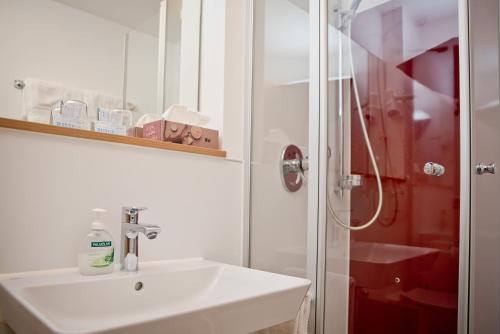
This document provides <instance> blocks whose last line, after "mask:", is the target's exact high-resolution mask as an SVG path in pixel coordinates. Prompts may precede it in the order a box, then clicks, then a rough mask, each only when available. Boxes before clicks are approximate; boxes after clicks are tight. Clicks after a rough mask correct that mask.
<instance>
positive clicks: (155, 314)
mask: <svg viewBox="0 0 500 334" xmlns="http://www.w3.org/2000/svg"><path fill="white" fill-rule="evenodd" d="M309 284H310V281H308V280H305V279H300V278H294V277H289V276H283V275H277V274H272V273H267V272H262V271H257V270H252V269H248V268H243V267H237V266H231V265H226V264H221V263H217V262H211V261H205V260H202V259H189V260H178V261H165V262H155V263H142V264H141V269H140V271H139V272H138V273H125V272H115V273H113V274H109V275H105V276H93V277H85V276H81V275H80V274H78V272H77V271H76V270H75V269H71V270H67V271H65V272H61V271H59V272H57V273H42V274H32V275H29V276H26V277H21V278H11V279H6V280H3V281H2V282H1V283H0V306H1V309H2V312H3V315H4V320H5V321H6V322H7V323H8V324H9V325H10V327H11V328H12V329H13V330H14V331H15V332H16V333H17V334H24V333H123V334H126V333H144V334H154V333H190V334H195V333H217V334H224V333H228V334H235V333H250V332H253V331H256V330H259V329H262V328H266V327H270V326H273V325H275V324H278V323H281V322H284V321H287V320H291V319H293V318H295V316H296V314H297V311H298V309H299V307H300V304H301V302H302V300H303V298H304V296H305V294H306V292H307V289H308V287H309ZM140 285H142V288H140ZM139 288H140V289H139Z"/></svg>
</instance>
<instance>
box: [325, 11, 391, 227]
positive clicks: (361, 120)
mask: <svg viewBox="0 0 500 334" xmlns="http://www.w3.org/2000/svg"><path fill="white" fill-rule="evenodd" d="M351 23H352V18H351V20H349V23H348V24H347V38H348V41H349V42H348V53H349V61H350V63H351V77H352V87H353V90H354V97H355V100H356V109H357V110H358V116H359V124H360V125H361V130H362V132H363V138H364V141H365V144H366V148H367V150H368V155H369V156H370V162H371V164H372V166H373V170H374V171H375V178H376V179H377V188H378V204H377V210H376V211H375V213H374V214H373V216H372V217H371V219H370V220H369V221H367V222H366V223H364V224H363V225H360V226H351V225H350V224H346V223H344V222H343V221H342V219H340V218H339V217H338V216H337V214H336V213H335V210H334V209H333V207H332V202H331V200H330V193H329V191H328V189H327V191H326V194H327V200H326V202H327V206H328V211H329V213H330V215H331V217H332V219H333V220H334V221H335V222H336V223H337V224H339V225H341V226H342V227H344V228H346V229H348V230H351V231H359V230H364V229H365V228H367V227H369V226H370V225H372V224H373V223H374V222H375V221H376V220H377V218H378V217H379V215H380V211H381V210H382V203H383V193H382V181H381V180H380V172H379V169H378V166H377V161H376V160H375V154H374V153H373V148H372V144H371V142H370V138H369V137H368V131H367V130H366V124H365V121H364V118H363V110H362V108H361V101H360V98H359V91H358V85H357V83H356V75H355V73H354V72H355V71H354V61H353V55H352V38H351V26H352V24H351ZM328 162H330V158H328Z"/></svg>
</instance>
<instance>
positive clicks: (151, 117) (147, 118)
mask: <svg viewBox="0 0 500 334" xmlns="http://www.w3.org/2000/svg"><path fill="white" fill-rule="evenodd" d="M160 119H161V116H160V115H158V114H151V113H148V114H144V115H142V116H141V117H140V118H139V119H138V120H137V122H136V123H135V126H136V127H138V128H142V127H143V126H144V124H146V123H151V122H154V121H158V120H160Z"/></svg>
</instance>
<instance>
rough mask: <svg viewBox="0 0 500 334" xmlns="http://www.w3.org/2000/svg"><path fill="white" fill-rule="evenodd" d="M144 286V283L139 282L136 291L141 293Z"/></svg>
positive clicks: (136, 284)
mask: <svg viewBox="0 0 500 334" xmlns="http://www.w3.org/2000/svg"><path fill="white" fill-rule="evenodd" d="M143 286H144V284H142V282H137V283H135V287H134V288H135V291H139V290H142V287H143Z"/></svg>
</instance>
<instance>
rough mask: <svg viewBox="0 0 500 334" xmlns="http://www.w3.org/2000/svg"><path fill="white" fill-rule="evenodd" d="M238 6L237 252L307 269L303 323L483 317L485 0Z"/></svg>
mask: <svg viewBox="0 0 500 334" xmlns="http://www.w3.org/2000/svg"><path fill="white" fill-rule="evenodd" d="M478 6H481V7H478ZM250 7H251V8H250V9H251V10H250V12H251V15H250V16H251V17H250V22H252V27H253V29H252V36H251V37H252V52H251V55H252V57H251V59H249V73H252V75H251V82H252V85H251V89H250V88H249V91H248V93H249V96H251V99H250V100H249V103H248V107H249V108H248V110H249V114H248V131H247V157H246V167H247V174H246V175H247V179H246V189H247V195H248V212H247V214H248V217H247V218H248V225H247V227H248V229H247V233H246V236H247V237H248V239H247V240H248V244H249V252H248V258H247V259H246V260H247V261H248V264H249V265H250V266H251V267H253V268H257V269H263V270H267V271H273V272H278V273H283V274H288V275H294V276H300V277H307V278H309V279H311V280H312V282H313V285H312V288H311V290H310V294H311V296H312V300H313V307H312V308H311V309H312V314H311V316H310V322H309V332H310V333H326V334H330V333H334V334H337V333H351V334H364V333H405V334H411V333H415V334H421V333H441V334H443V333H457V332H459V333H467V332H469V331H470V332H471V333H472V332H474V331H475V330H477V332H478V333H496V332H498V331H499V328H500V325H499V321H498V317H497V315H498V310H499V304H500V299H499V298H498V295H499V293H500V286H499V284H498V282H499V277H500V270H499V267H500V266H499V265H498V264H497V262H498V260H497V258H494V257H493V255H489V254H488V252H489V251H490V250H491V251H493V252H494V253H493V254H496V256H498V255H500V253H498V251H497V250H498V246H497V245H498V244H499V235H500V228H499V227H498V226H500V224H497V222H496V221H494V220H493V219H492V218H491V216H488V215H485V214H484V213H483V212H484V210H486V211H487V212H488V213H489V214H490V215H496V216H497V217H498V212H495V211H494V210H493V209H492V208H494V207H495V205H494V204H492V203H491V199H492V198H493V197H495V195H494V193H492V192H491V191H490V193H489V195H490V196H485V195H484V193H485V191H486V192H487V190H485V188H486V184H488V182H494V181H495V180H496V179H493V178H492V177H493V176H492V175H490V174H488V172H494V166H493V165H488V164H489V163H490V162H491V161H489V160H488V159H495V158H496V156H495V155H494V154H493V153H494V152H493V153H492V148H491V147H489V150H488V149H477V151H475V146H474V142H473V146H472V152H471V145H470V140H471V138H472V140H473V141H474V140H475V141H476V142H477V143H478V145H479V144H481V145H483V144H484V145H483V146H481V147H487V146H488V145H486V144H485V143H487V142H488V141H494V140H499V139H500V138H497V137H499V136H497V135H495V134H494V133H493V132H491V131H490V132H491V133H490V132H488V134H487V135H486V134H485V132H484V131H485V129H487V128H488V126H487V124H488V122H490V123H489V124H491V125H494V124H497V123H498V124H499V127H500V118H499V117H498V116H496V114H498V113H496V114H494V113H492V111H498V109H499V107H498V104H499V100H498V95H499V94H498V93H499V89H498V85H499V77H498V64H499V58H498V37H499V27H498V17H499V8H498V2H497V1H495V0H486V1H485V2H481V4H477V3H474V2H473V1H471V3H470V4H469V2H468V1H465V0H439V1H436V0H361V1H360V0H352V1H351V0H317V1H314V0H309V1H307V0H271V1H250ZM485 8H488V9H485ZM482 19H484V21H483V22H480V21H481V20H482ZM469 20H470V22H471V23H474V22H477V23H476V25H469ZM475 35H477V36H478V37H477V38H476V39H471V41H469V36H475ZM480 36H482V37H480ZM491 45H493V47H491ZM469 46H470V47H469ZM488 46H489V47H488ZM495 48H496V49H495ZM492 50H493V51H494V52H493V51H492ZM489 52H493V53H494V54H493V55H490V54H489ZM487 55H488V56H487ZM485 57H486V58H485ZM494 57H496V58H494ZM483 58H485V59H483ZM482 64H485V65H484V66H483V65H482ZM484 75H487V78H489V79H488V80H487V81H484ZM486 82H488V84H486ZM471 87H472V88H471ZM471 102H472V106H471ZM476 111H484V112H482V113H476ZM493 115H495V116H493ZM497 118H498V119H497ZM471 125H472V134H473V135H474V136H473V137H471ZM474 126H477V127H478V128H481V129H482V130H483V132H479V130H478V132H474ZM499 127H496V128H495V130H496V132H498V129H499ZM487 130H488V129H487ZM291 144H292V145H294V146H292V147H289V145H291ZM287 147H288V150H285V148H287ZM493 151H494V148H493ZM471 156H472V158H474V159H475V158H478V159H484V160H485V161H483V162H484V163H485V164H484V165H483V167H484V168H483V169H480V170H479V172H484V173H480V174H481V175H479V174H475V173H474V174H471V171H475V169H474V170H473V168H471ZM498 158H499V159H500V157H498ZM474 162H475V163H474V166H475V165H476V163H479V161H476V160H474ZM480 178H481V179H480ZM497 183H498V182H497ZM491 184H496V183H491ZM471 186H472V188H473V190H474V193H473V194H474V195H475V196H476V197H477V201H476V200H474V199H472V203H471ZM498 186H499V187H500V184H499V185H498ZM481 195H482V196H481ZM496 198H498V195H496ZM483 203H488V204H489V207H488V209H486V208H485V207H486V204H483ZM471 205H472V206H471ZM496 206H498V205H496ZM471 214H472V216H471ZM471 217H472V220H471ZM471 221H472V223H471ZM495 224H496V225H495ZM490 232H491V234H488V233H490ZM485 234H487V237H485ZM483 245H484V246H483ZM485 245H489V246H488V247H489V248H485V247H486V246H485ZM486 258H488V259H489V264H488V265H485V263H484V262H482V259H486ZM476 259H477V260H476ZM488 266H489V267H490V268H491V269H492V272H491V273H490V274H488V273H487V267H488ZM469 267H470V268H469ZM487 277H491V278H492V279H493V282H490V281H488V279H487ZM469 281H470V282H469ZM469 284H470V286H469ZM486 287H487V288H486ZM490 294H491V296H490ZM495 296H496V297H495ZM483 305H487V307H488V309H487V310H483V309H482V306H483ZM495 312H496V313H495Z"/></svg>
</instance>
